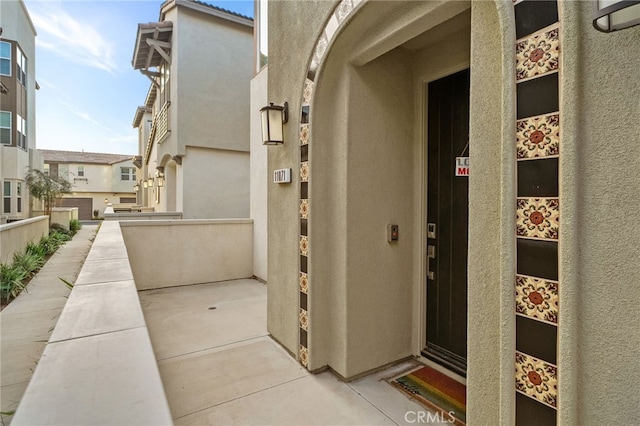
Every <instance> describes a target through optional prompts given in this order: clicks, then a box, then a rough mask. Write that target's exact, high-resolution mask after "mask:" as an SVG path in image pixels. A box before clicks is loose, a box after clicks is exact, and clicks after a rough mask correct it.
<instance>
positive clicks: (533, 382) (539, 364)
mask: <svg viewBox="0 0 640 426" xmlns="http://www.w3.org/2000/svg"><path fill="white" fill-rule="evenodd" d="M516 390H518V391H519V392H521V393H523V394H525V395H527V396H529V397H531V398H533V399H535V400H537V401H539V402H542V403H543V404H546V405H549V406H551V407H553V408H556V405H557V400H558V368H557V367H556V366H555V365H553V364H549V363H546V362H544V361H541V360H539V359H537V358H534V357H532V356H529V355H527V354H524V353H522V352H517V351H516Z"/></svg>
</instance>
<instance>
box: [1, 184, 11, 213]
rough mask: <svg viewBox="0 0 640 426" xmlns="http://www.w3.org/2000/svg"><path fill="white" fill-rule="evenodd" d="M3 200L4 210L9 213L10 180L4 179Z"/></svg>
mask: <svg viewBox="0 0 640 426" xmlns="http://www.w3.org/2000/svg"><path fill="white" fill-rule="evenodd" d="M2 194H3V201H4V203H3V204H4V208H3V209H4V212H5V213H11V182H9V181H4V189H3V191H2Z"/></svg>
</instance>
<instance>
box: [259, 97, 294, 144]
mask: <svg viewBox="0 0 640 426" xmlns="http://www.w3.org/2000/svg"><path fill="white" fill-rule="evenodd" d="M260 116H261V119H262V143H263V145H280V144H282V143H284V126H283V125H284V124H285V123H286V122H287V121H289V104H288V103H287V102H285V103H284V106H280V105H274V104H273V103H269V105H268V106H266V107H263V108H262V109H260Z"/></svg>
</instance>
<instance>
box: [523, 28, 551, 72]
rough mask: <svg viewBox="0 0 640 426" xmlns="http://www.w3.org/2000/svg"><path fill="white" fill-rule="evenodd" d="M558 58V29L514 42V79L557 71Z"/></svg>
mask: <svg viewBox="0 0 640 426" xmlns="http://www.w3.org/2000/svg"><path fill="white" fill-rule="evenodd" d="M559 59H560V43H559V29H558V27H557V26H556V27H555V28H553V29H550V30H546V31H544V32H542V33H540V34H537V35H532V36H530V37H528V38H525V39H523V40H522V41H520V42H518V43H517V44H516V79H517V80H523V79H525V78H531V77H536V76H538V75H542V74H545V73H547V72H550V71H557V70H558V66H559Z"/></svg>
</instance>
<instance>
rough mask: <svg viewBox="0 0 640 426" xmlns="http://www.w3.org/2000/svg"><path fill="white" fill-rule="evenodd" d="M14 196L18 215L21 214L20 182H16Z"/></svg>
mask: <svg viewBox="0 0 640 426" xmlns="http://www.w3.org/2000/svg"><path fill="white" fill-rule="evenodd" d="M16 195H17V197H18V198H17V201H18V213H22V182H16Z"/></svg>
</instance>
